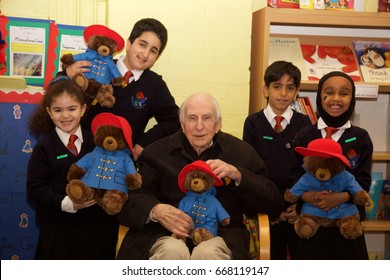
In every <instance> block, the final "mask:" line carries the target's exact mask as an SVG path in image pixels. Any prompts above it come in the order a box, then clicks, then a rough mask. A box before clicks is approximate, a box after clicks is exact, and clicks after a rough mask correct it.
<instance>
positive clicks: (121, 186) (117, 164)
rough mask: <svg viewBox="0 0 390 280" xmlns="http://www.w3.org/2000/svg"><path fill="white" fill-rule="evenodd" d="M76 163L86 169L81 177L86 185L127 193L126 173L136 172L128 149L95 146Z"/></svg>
mask: <svg viewBox="0 0 390 280" xmlns="http://www.w3.org/2000/svg"><path fill="white" fill-rule="evenodd" d="M76 165H78V166H79V167H81V168H83V169H84V170H86V171H87V173H86V174H85V175H84V176H83V177H82V178H81V181H82V182H83V183H84V184H86V185H87V186H89V187H92V188H96V189H105V190H119V191H122V192H124V193H128V189H127V184H126V175H127V174H135V173H137V171H136V170H135V166H134V162H133V160H132V159H131V157H130V150H129V149H122V150H116V151H113V152H111V151H107V150H105V149H103V148H101V147H98V146H97V147H95V148H94V149H93V151H92V152H90V153H88V154H86V155H85V156H84V157H82V158H81V159H80V160H79V161H77V162H76Z"/></svg>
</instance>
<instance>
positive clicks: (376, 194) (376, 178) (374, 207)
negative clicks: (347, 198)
mask: <svg viewBox="0 0 390 280" xmlns="http://www.w3.org/2000/svg"><path fill="white" fill-rule="evenodd" d="M382 185H383V174H382V172H373V173H371V185H370V190H369V192H368V194H369V195H370V198H369V200H368V203H367V204H366V217H367V218H368V219H376V217H377V214H378V205H379V198H380V196H381V192H382Z"/></svg>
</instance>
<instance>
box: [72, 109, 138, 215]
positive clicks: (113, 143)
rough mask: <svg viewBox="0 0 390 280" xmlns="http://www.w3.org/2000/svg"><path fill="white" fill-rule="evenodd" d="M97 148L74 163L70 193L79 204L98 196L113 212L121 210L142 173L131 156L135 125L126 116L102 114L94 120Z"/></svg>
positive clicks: (104, 206)
mask: <svg viewBox="0 0 390 280" xmlns="http://www.w3.org/2000/svg"><path fill="white" fill-rule="evenodd" d="M91 128H92V133H93V134H94V141H95V144H96V147H95V149H94V150H93V151H92V152H90V153H88V154H86V155H85V156H84V157H83V158H81V159H80V160H79V161H77V162H76V163H75V164H73V165H72V166H71V167H70V169H69V172H68V182H69V183H68V185H67V187H66V193H67V194H68V196H69V198H70V199H71V200H72V201H73V202H75V203H84V202H86V201H89V200H91V199H95V200H96V201H97V202H98V204H99V205H101V207H102V208H103V209H104V210H105V211H106V212H107V214H109V215H115V214H117V213H119V212H120V211H121V209H122V207H123V205H124V203H125V202H126V200H127V197H128V195H127V194H128V190H135V189H139V188H140V187H141V184H142V180H141V175H140V174H139V173H137V171H136V169H135V166H134V162H133V160H132V159H131V157H130V156H131V153H132V150H133V145H132V140H131V135H132V131H131V127H130V125H129V123H128V122H127V121H126V120H125V119H124V118H122V117H119V116H116V115H114V114H111V113H100V114H98V115H97V116H96V117H95V118H94V119H93V120H92V125H91Z"/></svg>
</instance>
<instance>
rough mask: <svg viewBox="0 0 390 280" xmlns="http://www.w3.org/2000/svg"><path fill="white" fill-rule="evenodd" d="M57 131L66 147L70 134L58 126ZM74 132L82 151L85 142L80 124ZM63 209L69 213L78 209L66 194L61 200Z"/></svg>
mask: <svg viewBox="0 0 390 280" xmlns="http://www.w3.org/2000/svg"><path fill="white" fill-rule="evenodd" d="M56 132H57V135H58V137H60V139H61V142H62V143H63V144H64V146H65V147H66V146H67V145H68V143H69V137H70V134H69V133H67V132H64V131H62V130H61V129H59V128H58V127H56ZM74 134H76V135H77V139H76V141H75V142H74V144H75V145H76V148H77V151H79V152H80V149H81V144H82V143H83V134H82V133H81V127H80V126H79V127H78V128H77V130H76V132H75V133H74ZM61 210H62V211H64V212H67V213H76V212H77V210H74V208H73V202H72V201H71V200H70V198H69V196H65V197H64V199H63V200H62V201H61Z"/></svg>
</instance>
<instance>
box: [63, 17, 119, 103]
mask: <svg viewBox="0 0 390 280" xmlns="http://www.w3.org/2000/svg"><path fill="white" fill-rule="evenodd" d="M83 35H84V40H85V42H86V44H87V47H88V48H87V50H86V52H84V53H79V54H75V55H72V54H64V55H63V56H62V57H61V62H62V64H63V66H69V65H71V64H73V63H75V62H76V61H80V60H87V61H89V62H91V63H92V66H91V67H90V71H89V72H84V73H79V74H77V75H76V76H75V77H72V78H73V79H74V80H75V82H76V83H77V84H78V85H79V86H80V87H81V89H82V90H83V91H84V92H85V94H86V96H87V97H88V98H89V100H90V101H91V102H92V101H93V100H94V99H95V98H96V101H97V102H99V103H100V105H101V106H103V107H112V106H113V105H114V103H115V97H114V96H113V88H112V85H114V86H119V85H122V82H123V77H122V75H121V73H120V72H119V70H118V68H117V66H116V64H115V62H114V60H113V55H114V54H115V53H116V52H120V51H121V50H122V49H123V47H124V44H125V43H124V40H123V38H122V37H121V36H120V35H119V34H118V33H116V32H115V31H113V30H111V29H109V28H108V27H106V26H104V25H98V24H95V25H90V26H88V27H86V28H85V30H84V34H83Z"/></svg>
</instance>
